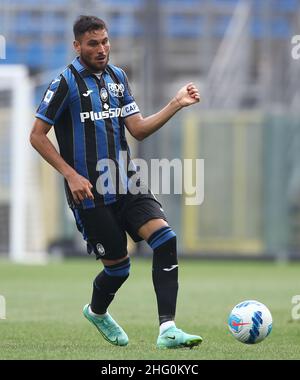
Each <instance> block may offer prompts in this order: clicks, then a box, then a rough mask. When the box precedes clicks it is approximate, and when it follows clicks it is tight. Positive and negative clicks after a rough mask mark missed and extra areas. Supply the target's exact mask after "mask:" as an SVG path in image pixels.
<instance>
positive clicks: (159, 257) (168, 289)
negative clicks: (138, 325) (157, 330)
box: [148, 227, 178, 324]
mask: <svg viewBox="0 0 300 380" xmlns="http://www.w3.org/2000/svg"><path fill="white" fill-rule="evenodd" d="M148 244H149V245H150V247H151V248H152V249H153V251H154V253H153V266H152V280H153V285H154V290H155V293H156V299H157V307H158V316H159V323H160V324H162V323H163V322H166V321H171V320H174V318H175V312H176V301H177V292H178V265H177V264H178V261H177V249H176V235H175V233H174V232H173V231H172V229H171V228H170V227H163V228H161V229H160V230H158V231H156V232H154V233H153V234H152V235H151V236H150V238H149V239H148Z"/></svg>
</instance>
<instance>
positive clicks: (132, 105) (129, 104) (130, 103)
mask: <svg viewBox="0 0 300 380" xmlns="http://www.w3.org/2000/svg"><path fill="white" fill-rule="evenodd" d="M122 74H123V77H124V82H123V84H124V95H123V99H124V104H123V107H122V117H124V118H125V117H128V116H131V115H134V114H136V113H139V112H140V110H139V107H138V105H137V104H136V101H135V99H134V96H133V94H132V91H131V88H130V85H129V83H128V78H127V75H126V74H125V72H124V71H123V70H122Z"/></svg>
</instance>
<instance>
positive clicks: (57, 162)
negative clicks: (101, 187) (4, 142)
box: [30, 76, 94, 203]
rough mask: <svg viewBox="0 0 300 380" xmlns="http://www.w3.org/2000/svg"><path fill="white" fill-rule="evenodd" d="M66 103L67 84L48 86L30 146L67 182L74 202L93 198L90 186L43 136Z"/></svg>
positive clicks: (63, 82)
mask: <svg viewBox="0 0 300 380" xmlns="http://www.w3.org/2000/svg"><path fill="white" fill-rule="evenodd" d="M67 102H68V85H67V83H66V80H65V79H64V78H63V77H62V76H61V77H60V78H59V79H56V80H54V81H53V82H52V83H51V84H50V86H49V87H48V89H47V91H46V94H45V96H44V99H43V100H42V102H41V104H40V106H39V108H38V110H37V113H36V120H35V123H34V125H33V128H32V130H31V133H30V143H31V145H32V146H33V147H34V148H35V149H36V150H37V151H38V152H39V154H40V155H41V156H42V157H43V158H44V159H45V160H46V161H47V162H48V163H49V164H50V165H51V166H53V167H54V168H55V169H56V170H57V171H58V172H59V173H61V174H62V175H63V176H64V178H65V179H66V181H67V182H68V185H69V188H70V190H71V192H72V196H73V198H74V201H75V202H76V203H79V202H81V201H83V200H84V199H85V198H89V199H93V198H94V197H93V194H92V192H91V189H92V187H93V186H92V184H91V183H90V182H89V181H88V180H87V179H86V178H84V177H83V176H81V175H80V174H78V173H77V172H76V171H75V170H74V169H73V168H72V167H71V166H70V165H69V164H68V163H67V162H66V161H65V160H64V159H63V158H62V156H61V155H60V154H59V152H58V151H57V150H56V148H55V146H54V145H53V144H52V142H51V141H50V140H49V138H48V137H47V134H48V132H49V131H50V129H51V127H52V125H53V124H54V122H55V120H56V119H57V118H58V117H59V115H60V114H61V113H62V112H63V111H64V109H65V108H66V106H67Z"/></svg>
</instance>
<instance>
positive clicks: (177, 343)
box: [157, 326, 202, 349]
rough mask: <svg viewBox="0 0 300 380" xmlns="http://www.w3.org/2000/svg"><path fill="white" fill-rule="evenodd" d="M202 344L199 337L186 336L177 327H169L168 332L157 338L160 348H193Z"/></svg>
mask: <svg viewBox="0 0 300 380" xmlns="http://www.w3.org/2000/svg"><path fill="white" fill-rule="evenodd" d="M201 342H202V338H201V336H199V335H190V334H186V333H185V332H183V331H182V330H180V329H178V328H177V327H175V326H172V327H169V328H168V329H167V330H166V331H164V332H163V333H162V334H160V335H159V336H158V338H157V347H158V348H163V349H165V348H181V347H189V348H193V347H194V346H198V345H199V344H200V343H201Z"/></svg>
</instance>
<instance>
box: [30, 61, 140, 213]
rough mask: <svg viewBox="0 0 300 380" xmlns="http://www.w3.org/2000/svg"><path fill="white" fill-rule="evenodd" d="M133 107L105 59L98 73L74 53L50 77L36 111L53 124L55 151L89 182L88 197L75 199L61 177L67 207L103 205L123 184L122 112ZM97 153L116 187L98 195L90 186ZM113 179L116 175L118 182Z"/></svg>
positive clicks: (123, 81)
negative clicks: (111, 169) (112, 170)
mask: <svg viewBox="0 0 300 380" xmlns="http://www.w3.org/2000/svg"><path fill="white" fill-rule="evenodd" d="M138 112H139V108H138V106H137V104H136V102H135V99H134V97H133V95H132V93H131V90H130V87H129V84H128V80H127V77H126V74H125V73H124V71H123V70H122V69H120V68H118V67H116V66H114V65H111V64H109V65H107V67H106V69H105V71H104V72H103V73H102V74H101V76H100V75H95V74H93V73H92V72H90V71H89V70H88V69H86V68H85V67H84V66H83V65H82V64H81V63H80V61H79V58H76V59H74V61H73V62H72V63H71V64H70V65H69V66H68V67H66V69H65V70H64V71H63V72H62V73H61V74H60V75H59V76H58V77H57V78H56V79H54V80H53V81H52V82H51V83H50V85H49V86H48V88H47V90H46V92H45V94H44V97H43V100H42V101H41V103H40V105H39V107H38V109H37V112H36V117H37V118H39V119H42V120H44V121H45V122H46V123H49V124H51V125H54V129H55V134H56V138H57V142H58V145H59V150H60V154H61V156H62V157H63V159H64V160H65V161H66V162H67V163H68V164H69V165H70V166H72V167H73V168H74V169H75V170H76V171H77V172H78V173H79V174H81V175H82V176H84V177H85V178H87V179H88V180H89V181H90V182H91V184H92V185H93V189H92V192H93V195H94V200H89V199H86V200H84V201H83V202H81V204H80V205H76V204H75V202H74V201H73V198H72V195H71V191H70V189H69V187H68V184H67V182H66V181H65V188H66V194H67V199H68V203H69V205H70V207H72V208H77V207H80V208H85V209H86V208H93V207H95V206H98V205H107V204H110V203H113V202H115V201H116V200H117V198H118V196H119V191H118V189H120V188H122V189H127V188H128V180H129V178H130V176H131V175H132V174H133V173H134V170H133V171H132V170H130V169H129V165H130V162H131V161H130V150H129V147H128V144H127V141H126V137H125V118H126V117H127V116H130V115H133V114H135V113H138ZM120 152H125V154H124V153H122V154H120ZM103 159H104V160H105V159H110V160H112V161H113V162H114V163H115V167H116V171H117V173H116V189H115V190H116V191H112V192H109V193H108V194H104V195H102V194H101V193H99V192H98V191H97V187H96V183H97V179H98V178H99V175H100V174H102V173H100V172H99V171H98V170H99V166H97V163H99V160H103ZM119 181H122V184H121V186H120V183H119Z"/></svg>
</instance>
